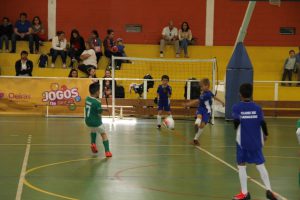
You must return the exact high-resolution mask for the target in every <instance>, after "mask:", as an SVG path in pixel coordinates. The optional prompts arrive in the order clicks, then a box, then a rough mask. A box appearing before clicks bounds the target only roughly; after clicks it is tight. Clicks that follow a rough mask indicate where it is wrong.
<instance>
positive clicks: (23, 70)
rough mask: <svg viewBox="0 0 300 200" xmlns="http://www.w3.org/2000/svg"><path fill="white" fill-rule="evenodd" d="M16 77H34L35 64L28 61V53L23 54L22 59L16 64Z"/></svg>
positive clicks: (23, 52)
mask: <svg viewBox="0 0 300 200" xmlns="http://www.w3.org/2000/svg"><path fill="white" fill-rule="evenodd" d="M15 68H16V76H32V69H33V63H32V61H30V60H28V52H27V51H22V52H21V59H20V60H18V61H17V62H16V64H15Z"/></svg>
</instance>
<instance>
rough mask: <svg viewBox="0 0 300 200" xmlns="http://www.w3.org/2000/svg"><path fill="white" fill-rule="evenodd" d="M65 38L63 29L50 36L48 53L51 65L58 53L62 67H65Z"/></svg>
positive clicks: (52, 65)
mask: <svg viewBox="0 0 300 200" xmlns="http://www.w3.org/2000/svg"><path fill="white" fill-rule="evenodd" d="M66 47H67V39H66V36H65V33H64V32H63V31H58V32H57V35H56V36H55V37H54V38H52V48H51V49H50V54H51V57H52V64H51V67H52V68H53V67H54V66H55V65H54V64H55V61H56V58H57V56H58V55H60V57H61V59H62V63H63V66H62V67H63V68H66V59H67V49H66Z"/></svg>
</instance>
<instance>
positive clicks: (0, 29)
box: [0, 24, 13, 39]
mask: <svg viewBox="0 0 300 200" xmlns="http://www.w3.org/2000/svg"><path fill="white" fill-rule="evenodd" d="M12 34H13V26H12V24H8V25H7V26H4V25H3V24H1V25H0V36H2V35H6V36H7V37H8V38H9V39H10V38H11V35H12Z"/></svg>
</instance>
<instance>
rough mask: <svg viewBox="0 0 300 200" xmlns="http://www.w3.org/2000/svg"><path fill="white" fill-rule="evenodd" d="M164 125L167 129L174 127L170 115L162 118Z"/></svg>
mask: <svg viewBox="0 0 300 200" xmlns="http://www.w3.org/2000/svg"><path fill="white" fill-rule="evenodd" d="M164 125H165V126H166V127H167V128H168V129H174V127H175V122H174V119H173V118H172V117H167V118H165V119H164Z"/></svg>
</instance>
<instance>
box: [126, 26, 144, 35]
mask: <svg viewBox="0 0 300 200" xmlns="http://www.w3.org/2000/svg"><path fill="white" fill-rule="evenodd" d="M125 30H126V32H129V33H140V32H142V25H141V24H126V25H125Z"/></svg>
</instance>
